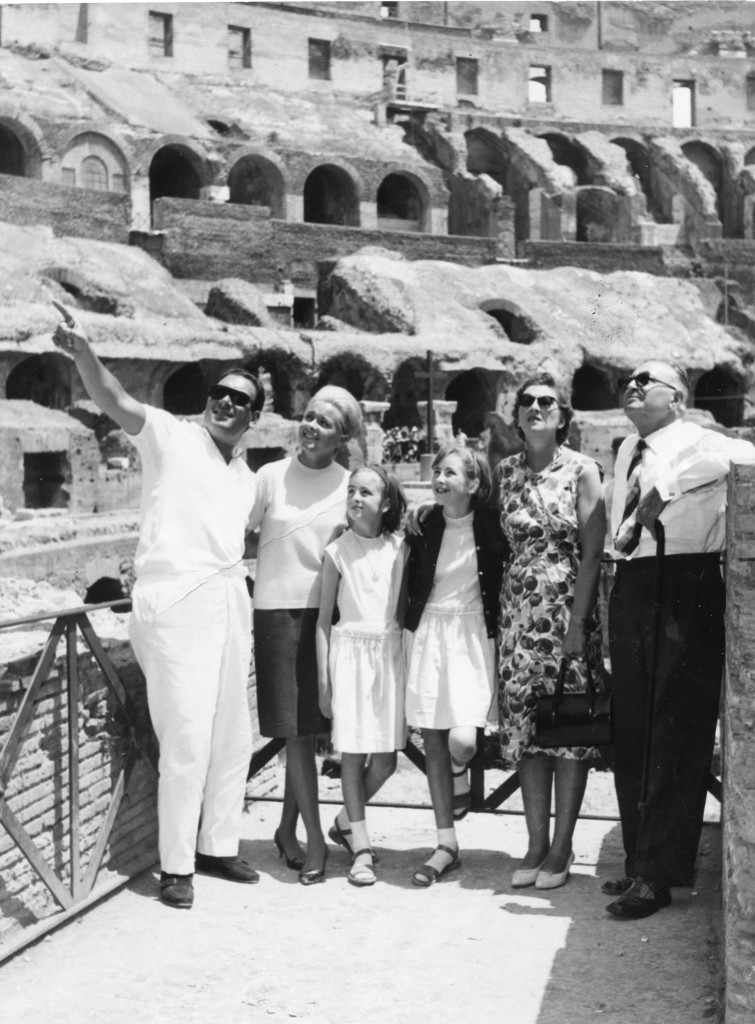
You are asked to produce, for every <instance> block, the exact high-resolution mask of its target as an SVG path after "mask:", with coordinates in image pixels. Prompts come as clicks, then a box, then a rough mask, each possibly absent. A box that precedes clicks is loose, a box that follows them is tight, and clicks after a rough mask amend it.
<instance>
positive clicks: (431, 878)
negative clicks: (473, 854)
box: [412, 843, 461, 889]
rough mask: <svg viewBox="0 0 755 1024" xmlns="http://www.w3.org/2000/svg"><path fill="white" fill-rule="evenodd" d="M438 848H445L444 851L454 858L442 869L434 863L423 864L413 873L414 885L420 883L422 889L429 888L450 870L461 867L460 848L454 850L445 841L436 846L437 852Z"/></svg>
mask: <svg viewBox="0 0 755 1024" xmlns="http://www.w3.org/2000/svg"><path fill="white" fill-rule="evenodd" d="M437 850H443V852H444V853H448V854H450V855H451V856H452V857H453V860H452V861H451V862H450V863H448V864H446V866H445V867H443V868H441V869H440V870H438V868H435V867H433V865H432V864H423V865H422V867H421V868H419V869H418V870H417V871H415V872H414V874H413V875H412V885H418V886H419V887H420V889H429V888H430V886H431V885H433V883H434V882H437V881H438V880H439V879H441V878H442V877H443V876H444V875H447V874H448V873H449V871H456V869H457V868H460V867H461V857H460V856H459V851H458V850H454V849H453V848H452V847H450V846H444V845H443V843H441V844H440V846H438V847H436V852H437Z"/></svg>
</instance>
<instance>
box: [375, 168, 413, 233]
mask: <svg viewBox="0 0 755 1024" xmlns="http://www.w3.org/2000/svg"><path fill="white" fill-rule="evenodd" d="M377 213H378V228H379V229H380V230H381V231H421V230H422V214H423V210H422V200H421V198H420V194H419V190H418V189H417V186H416V185H415V184H414V182H413V181H412V180H411V179H410V178H408V177H407V176H406V175H404V174H389V175H388V176H387V177H386V178H384V179H383V181H382V182H381V183H380V188H379V189H378V194H377Z"/></svg>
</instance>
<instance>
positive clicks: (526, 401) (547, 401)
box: [519, 394, 558, 412]
mask: <svg viewBox="0 0 755 1024" xmlns="http://www.w3.org/2000/svg"><path fill="white" fill-rule="evenodd" d="M535 402H537V404H538V405H539V407H540V409H542V411H543V412H545V411H546V409H552V408H553V406H554V405H558V399H557V398H554V397H553V395H530V394H524V395H522V397H521V398H520V399H519V406H520V408H522V409H529V408H530V406H532V405H534V404H535Z"/></svg>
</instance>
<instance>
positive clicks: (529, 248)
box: [523, 242, 668, 277]
mask: <svg viewBox="0 0 755 1024" xmlns="http://www.w3.org/2000/svg"><path fill="white" fill-rule="evenodd" d="M523 255H524V256H525V257H526V258H527V259H529V260H531V261H532V263H533V265H534V266H535V267H538V268H541V269H546V268H549V267H567V266H568V267H582V268H583V269H585V270H596V271H598V273H601V274H610V273H613V272H614V271H618V270H640V271H643V272H644V273H646V274H660V275H662V276H664V277H665V276H667V273H668V272H667V270H666V268H665V266H664V263H663V253H662V250H661V249H660V248H650V247H648V246H642V245H613V244H611V243H598V244H591V243H590V242H525V243H524V245H523Z"/></svg>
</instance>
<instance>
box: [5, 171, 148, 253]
mask: <svg viewBox="0 0 755 1024" xmlns="http://www.w3.org/2000/svg"><path fill="white" fill-rule="evenodd" d="M0 221H7V222H8V223H9V224H45V225H47V226H48V227H51V228H52V229H53V231H54V232H55V234H56V235H74V236H76V237H78V238H96V239H99V241H101V242H121V243H123V244H124V245H125V244H127V243H128V232H129V227H130V225H131V199H130V197H129V196H127V195H117V194H116V193H114V192H94V191H92V189H84V188H67V187H66V186H65V185H55V184H52V183H51V182H49V181H38V180H36V179H34V178H18V177H16V176H15V175H11V174H0Z"/></svg>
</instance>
